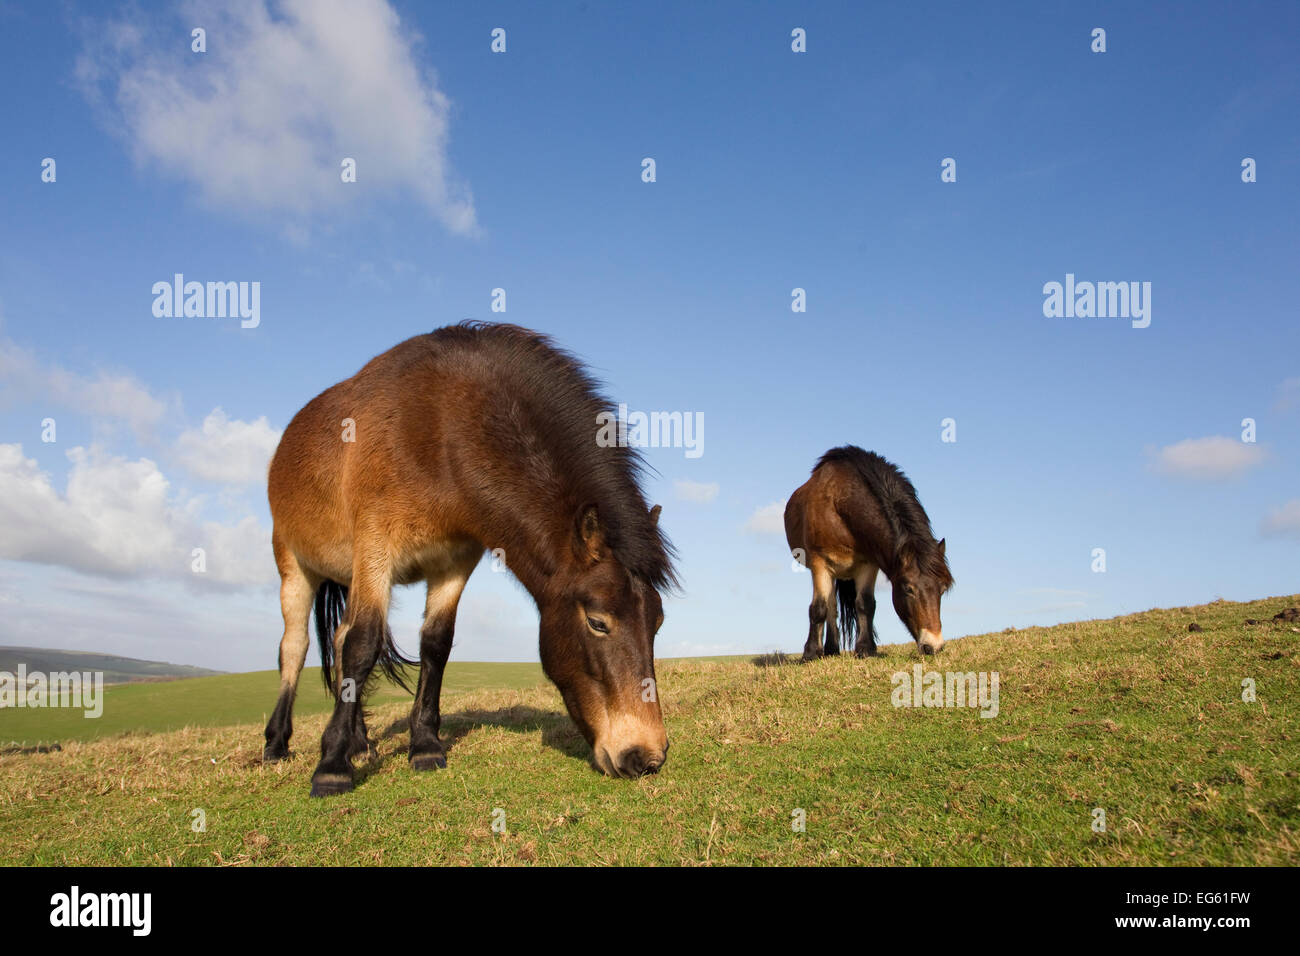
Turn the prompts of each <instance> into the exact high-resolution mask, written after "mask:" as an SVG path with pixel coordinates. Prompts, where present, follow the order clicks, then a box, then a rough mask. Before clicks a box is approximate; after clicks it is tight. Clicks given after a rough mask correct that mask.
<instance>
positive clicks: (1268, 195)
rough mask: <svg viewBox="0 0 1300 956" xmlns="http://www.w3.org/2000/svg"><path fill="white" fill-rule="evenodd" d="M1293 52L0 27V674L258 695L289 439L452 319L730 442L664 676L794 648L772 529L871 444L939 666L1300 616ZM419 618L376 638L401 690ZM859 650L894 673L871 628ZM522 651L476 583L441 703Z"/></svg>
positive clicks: (450, 29) (237, 23)
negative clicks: (905, 494) (1071, 643)
mask: <svg viewBox="0 0 1300 956" xmlns="http://www.w3.org/2000/svg"><path fill="white" fill-rule="evenodd" d="M223 9H224V12H223ZM196 26H200V27H203V28H204V29H205V30H206V31H207V33H206V42H207V51H206V52H205V53H194V52H192V51H191V49H190V45H191V34H190V31H191V29H192V28H193V27H196ZM498 27H499V28H502V29H504V30H505V31H506V51H505V52H504V53H493V52H492V50H491V49H490V44H491V41H492V37H491V33H492V30H493V29H494V28H498ZM796 27H799V28H803V29H804V30H806V32H807V52H804V53H795V52H793V51H792V50H791V31H792V30H793V29H794V28H796ZM1097 27H1101V28H1104V29H1105V31H1106V51H1105V52H1104V53H1094V52H1092V50H1091V46H1092V42H1093V41H1092V31H1093V29H1094V28H1097ZM1297 27H1300V13H1298V12H1297V8H1295V7H1294V6H1291V5H1276V4H1261V5H1249V4H1246V5H1238V6H1234V7H1232V8H1231V9H1223V8H1221V7H1220V5H1217V4H1177V5H1156V6H1150V7H1145V8H1144V9H1141V10H1138V9H1133V8H1132V6H1131V5H1128V4H1118V5H1108V4H1050V3H1045V4H1023V5H1014V6H1006V5H999V6H998V7H996V8H994V9H978V8H974V7H972V6H971V5H967V4H950V5H925V6H921V5H906V6H902V5H900V6H894V7H891V6H886V7H882V8H880V9H873V10H871V11H870V12H867V11H865V10H864V9H862V8H861V7H860V5H853V4H845V5H834V4H812V5H807V6H801V5H792V4H762V5H751V4H743V5H741V4H709V5H697V4H667V5H662V6H658V5H657V6H656V7H654V8H653V9H650V8H645V7H633V6H630V5H613V4H599V3H589V4H588V3H584V4H563V5H545V6H540V5H537V4H495V5H493V6H492V7H491V8H490V9H485V10H478V9H465V8H464V7H463V6H462V5H455V4H437V5H432V4H422V3H395V4H392V5H391V6H390V5H386V4H384V3H379V2H374V0H371V2H366V3H362V4H358V5H354V6H352V7H351V8H349V9H348V10H346V11H345V10H344V9H342V8H339V7H336V6H335V5H334V4H330V3H316V4H307V3H305V2H303V3H297V2H295V3H273V4H271V5H270V7H269V8H268V7H267V6H266V5H265V4H264V3H263V2H262V0H247V2H245V3H243V4H238V5H234V6H233V7H227V8H218V7H213V6H210V5H208V4H203V3H197V4H189V5H183V6H182V7H180V8H179V11H178V10H177V9H176V8H173V7H170V6H162V5H153V4H140V5H135V6H124V7H120V8H115V9H111V8H108V7H107V6H105V5H100V4H67V5H61V6H60V5H49V4H36V3H30V4H26V3H19V4H15V3H6V2H0V89H3V90H4V93H3V94H0V96H2V98H0V122H2V127H0V128H3V129H4V132H5V135H4V137H3V141H2V142H0V223H2V224H3V225H2V227H0V517H2V518H3V522H2V527H0V605H2V606H3V608H4V614H2V615H0V621H2V622H3V623H0V643H4V644H32V645H42V646H49V647H70V648H81V649H94V650H107V651H110V652H114V653H121V654H127V655H131V656H138V657H147V658H153V659H164V660H171V661H176V662H183V663H192V664H200V665H206V666H211V667H219V668H224V669H231V670H244V669H263V668H267V667H271V666H274V662H275V655H276V648H277V644H278V640H279V636H280V630H281V626H280V621H279V608H278V601H277V599H276V591H275V576H274V569H273V566H272V564H271V561H270V552H269V543H268V542H269V533H270V515H269V512H268V509H267V506H266V502H265V485H264V469H265V462H266V458H267V455H269V450H270V449H271V448H273V447H274V441H275V439H276V437H277V436H278V432H279V430H280V429H282V428H283V427H284V425H285V424H286V423H287V422H288V420H289V419H290V417H291V416H292V415H293V414H294V412H295V411H297V410H298V408H300V407H301V406H302V405H303V404H304V403H305V402H306V401H308V400H309V399H310V398H311V397H313V396H314V395H316V394H317V393H318V392H319V391H321V390H322V389H324V388H325V387H327V386H329V385H331V384H333V383H334V382H336V381H338V380H340V379H342V378H345V377H347V376H348V375H351V374H352V373H353V372H355V371H356V370H357V369H358V368H359V367H360V366H361V365H362V364H363V363H364V362H365V361H366V360H367V359H369V358H370V357H371V356H373V355H375V354H377V353H379V352H381V351H383V350H385V349H387V348H389V347H391V346H392V345H394V344H396V343H397V342H399V341H401V340H403V339H405V338H407V337H409V336H411V335H415V334H418V333H421V332H425V331H428V330H430V329H433V328H436V327H438V326H440V325H445V324H449V323H452V322H456V321H459V320H461V319H464V318H480V319H493V318H496V319H504V320H508V321H512V322H516V323H518V324H521V325H525V326H528V327H531V328H535V329H539V330H542V331H545V332H547V333H549V334H551V335H553V336H554V337H555V338H556V339H557V340H558V341H559V342H560V343H562V344H563V345H565V346H566V347H568V348H569V349H571V350H573V351H574V352H576V353H578V354H579V355H580V356H582V357H583V358H584V359H586V360H587V361H588V362H589V363H590V365H591V366H592V367H593V369H594V370H595V371H596V373H597V375H598V376H599V377H600V378H601V379H602V380H603V381H604V382H605V383H606V385H607V391H608V393H609V394H610V396H611V397H612V398H614V399H615V400H616V401H620V402H625V403H627V405H628V406H629V407H630V408H632V409H636V410H646V411H651V410H663V411H674V410H676V411H684V412H690V413H700V414H702V415H703V418H704V422H705V433H704V445H703V454H702V455H701V456H699V457H698V458H688V457H686V455H685V454H684V450H683V449H680V448H660V449H649V450H648V451H647V456H648V458H649V460H650V463H651V464H652V465H653V466H654V467H655V468H656V469H657V472H658V474H657V475H656V476H655V477H654V478H653V480H652V481H651V482H650V487H649V489H648V490H649V492H650V496H651V498H652V500H654V501H658V502H661V503H662V504H663V505H664V515H663V522H664V525H665V527H666V529H667V531H668V532H669V534H670V535H671V537H672V538H673V540H674V542H675V543H676V544H677V546H678V548H679V550H680V552H681V555H682V562H681V569H682V576H683V580H684V582H685V589H684V593H683V595H681V596H680V597H679V598H675V599H673V600H670V601H669V602H668V605H667V623H666V624H665V627H664V629H663V631H662V632H661V635H660V638H659V643H658V652H659V654H660V655H661V656H679V655H685V654H722V653H740V652H748V651H766V650H772V649H778V648H779V649H784V650H797V649H798V648H799V647H800V646H801V645H802V642H803V639H804V637H805V636H806V621H807V618H806V606H807V603H808V599H809V594H810V588H809V583H808V579H807V575H806V573H796V572H794V571H792V570H791V567H790V561H789V558H788V556H787V555H786V548H785V541H784V536H783V535H782V534H781V533H780V531H779V521H778V522H775V523H774V522H772V521H771V520H770V518H771V515H773V514H774V513H779V507H777V508H775V509H774V508H773V505H774V504H777V503H783V502H784V501H785V499H786V498H787V497H788V496H789V494H790V492H791V491H793V490H794V489H795V488H796V487H797V486H798V485H799V484H800V483H802V482H803V481H804V480H805V478H806V477H807V474H808V471H809V469H810V468H811V466H812V464H813V462H814V461H815V460H816V458H817V456H818V455H819V454H821V452H823V451H825V450H826V449H827V448H829V447H832V446H834V445H839V444H844V443H854V444H858V445H861V446H863V447H865V448H868V449H872V450H875V451H877V452H879V453H881V454H883V455H884V456H885V457H887V458H889V459H890V460H892V461H894V462H895V463H897V464H898V465H899V466H900V467H902V468H903V469H904V470H905V471H906V472H907V473H908V475H909V476H910V477H911V478H912V480H913V482H914V483H915V485H916V487H917V488H918V490H919V492H920V496H921V500H922V502H923V503H924V505H925V507H926V509H927V510H928V512H929V514H930V516H931V519H932V521H933V524H934V526H935V529H936V532H937V533H938V534H939V535H941V536H944V537H946V538H947V541H948V554H949V559H950V562H951V564H952V567H953V571H954V574H955V576H956V579H957V587H956V589H955V590H954V591H953V592H952V593H951V594H950V595H949V596H948V598H947V599H946V602H945V606H944V612H943V616H944V633H945V636H946V637H948V638H952V637H958V636H961V635H965V634H973V633H981V632H985V631H989V630H1000V629H1002V628H1004V627H1008V626H1015V627H1022V626H1025V625H1029V624H1049V623H1055V622H1058V621H1063V620H1074V619H1084V618H1093V617H1105V616H1110V615H1114V614H1119V613H1125V612H1130V611H1137V610H1142V609H1145V608H1149V607H1155V606H1168V605H1183V604H1195V603H1202V602H1205V601H1209V600H1212V599H1213V598H1215V597H1224V598H1228V599H1235V600H1239V599H1248V598H1256V597H1260V596H1264V595H1272V594H1286V593H1293V592H1295V591H1296V590H1297V589H1298V588H1297V577H1296V569H1297V567H1300V482H1298V481H1297V476H1298V475H1300V468H1298V467H1297V466H1298V464H1300V448H1298V445H1297V440H1296V439H1297V437H1300V370H1298V368H1297V364H1296V354H1297V350H1296V346H1297V344H1298V343H1300V336H1297V333H1296V317H1297V316H1296V302H1297V298H1298V293H1300V270H1297V268H1296V261H1297V251H1298V250H1297V241H1296V225H1295V224H1296V222H1297V220H1298V219H1300V215H1298V214H1300V202H1298V201H1297V199H1298V190H1300V186H1298V185H1297V180H1298V177H1300V162H1298V157H1300V142H1298V141H1297V140H1298V135H1297V126H1296V124H1295V118H1296V116H1298V115H1300V60H1298V59H1297V57H1296V56H1295V50H1294V43H1295V37H1296V36H1297V33H1298V31H1297ZM47 157H49V158H53V159H54V160H55V162H56V180H55V181H54V182H52V183H51V182H43V181H42V160H43V159H45V158H47ZM342 157H352V158H355V159H356V160H357V170H358V176H357V182H356V183H349V184H344V183H341V182H340V180H339V175H338V170H339V162H340V160H341V158H342ZM646 157H651V158H653V159H654V160H655V164H656V181H655V182H653V183H647V182H643V181H642V175H641V174H642V160H643V159H644V158H646ZM947 157H951V158H953V159H955V160H956V164H957V180H956V182H950V183H947V182H941V180H940V163H941V161H942V160H943V159H945V158H947ZM1246 157H1250V158H1253V159H1254V160H1255V161H1256V164H1257V181H1256V182H1253V183H1244V182H1243V181H1242V167H1241V164H1242V160H1243V159H1244V158H1246ZM177 272H181V273H184V274H185V276H186V277H187V278H189V279H196V280H199V281H209V280H211V281H246V282H253V281H256V282H259V283H260V289H261V314H260V324H259V325H258V326H257V327H256V328H250V329H244V328H241V327H240V323H239V322H238V320H231V319H215V318H188V319H186V318H158V317H155V316H154V315H153V313H152V310H151V307H152V304H153V295H152V293H151V289H152V286H153V284H154V283H155V282H158V281H170V279H171V277H172V275H173V274H174V273H177ZM1067 273H1069V274H1073V275H1075V276H1076V277H1077V279H1078V280H1079V281H1083V280H1090V281H1123V282H1150V283H1151V290H1152V291H1151V323H1150V325H1149V327H1147V328H1141V329H1138V328H1133V327H1132V326H1131V324H1130V322H1129V321H1128V320H1126V319H1123V318H1047V317H1045V316H1044V314H1043V301H1044V294H1043V286H1044V284H1045V283H1048V282H1052V281H1056V282H1064V280H1065V276H1066V274H1067ZM495 288H504V289H505V290H506V303H507V311H506V312H505V314H495V313H493V312H492V311H491V295H492V290H493V289H495ZM795 288H802V289H804V290H806V295H807V311H806V312H803V313H796V312H793V311H792V310H791V292H792V290H793V289H795ZM46 418H53V419H54V420H55V423H56V440H55V441H53V442H44V441H42V428H43V426H42V422H43V420H45V419H46ZM945 418H952V419H953V420H955V422H956V436H957V440H956V441H955V442H943V441H941V422H942V420H943V419H945ZM1244 418H1252V419H1254V420H1255V423H1256V438H1257V441H1256V442H1255V443H1253V444H1248V443H1245V442H1243V441H1242V440H1241V437H1242V425H1241V423H1242V420H1243V419H1244ZM200 546H201V547H204V548H205V550H206V552H207V555H208V560H209V567H208V570H207V572H206V573H204V574H202V575H198V574H194V573H192V572H191V569H190V558H189V555H190V553H191V548H192V547H200ZM1094 548H1104V549H1105V551H1106V571H1105V573H1095V572H1094V571H1093V570H1092V566H1093V557H1092V552H1093V549H1094ZM421 604H422V598H421V596H420V594H419V592H418V591H404V592H399V594H398V597H397V605H396V609H395V611H394V615H393V625H394V631H395V633H396V635H397V637H398V640H399V643H401V644H402V645H403V646H405V647H406V648H407V649H408V650H412V649H414V647H415V646H416V642H415V633H416V630H417V628H418V611H419V609H420V607H421ZM877 624H878V627H879V628H880V631H881V634H882V638H883V639H884V640H885V641H899V640H903V639H904V638H905V632H904V630H903V628H902V625H901V624H900V623H899V622H898V621H897V620H896V619H895V618H894V616H893V614H892V612H891V611H890V609H889V608H888V604H887V603H886V604H885V605H883V606H882V609H881V613H880V614H879V615H878V618H877ZM536 640H537V638H536V615H535V612H534V611H533V609H532V607H531V602H530V601H529V599H528V598H527V596H526V595H525V594H523V593H522V591H521V590H520V588H519V587H518V586H517V585H516V584H514V583H513V582H512V581H511V580H510V579H509V578H508V575H505V574H496V573H493V572H492V570H491V568H490V566H489V565H488V564H487V563H484V564H483V565H481V566H480V569H479V570H478V571H477V572H476V574H475V576H474V578H473V579H471V582H470V585H469V588H468V590H467V592H466V597H465V599H464V601H463V602H462V606H461V616H460V622H459V626H458V631H457V644H456V647H455V649H454V651H453V659H460V660H529V659H535V658H536V653H537V652H536ZM311 660H314V652H313V656H312V658H311Z"/></svg>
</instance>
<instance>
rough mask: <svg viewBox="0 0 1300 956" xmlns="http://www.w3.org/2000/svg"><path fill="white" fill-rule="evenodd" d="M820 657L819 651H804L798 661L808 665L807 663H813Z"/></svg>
mask: <svg viewBox="0 0 1300 956" xmlns="http://www.w3.org/2000/svg"><path fill="white" fill-rule="evenodd" d="M821 656H822V655H821V652H820V651H816V652H813V651H804V652H803V657H801V658H800V660H801V661H803V662H804V663H805V664H807V663H809V662H811V661H815V660H817V659H818V658H819V657H821Z"/></svg>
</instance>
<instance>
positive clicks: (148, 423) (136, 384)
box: [0, 339, 173, 437]
mask: <svg viewBox="0 0 1300 956" xmlns="http://www.w3.org/2000/svg"><path fill="white" fill-rule="evenodd" d="M0 383H3V387H4V389H5V392H6V393H9V392H10V390H12V392H14V393H17V394H18V395H21V396H22V397H23V398H25V399H32V398H39V399H40V400H42V401H48V402H50V403H51V405H52V406H55V407H56V408H68V409H72V410H73V411H76V412H80V413H84V414H86V415H89V416H91V417H93V418H95V419H96V420H98V421H101V422H102V421H121V422H125V423H126V424H128V425H130V426H131V428H132V429H133V430H134V431H135V433H136V435H137V436H140V437H144V436H146V435H149V434H151V433H152V432H153V430H154V429H155V427H156V426H157V425H158V424H159V423H160V422H161V421H162V420H163V418H164V416H166V414H167V413H168V411H169V409H170V408H171V406H172V405H173V403H171V402H168V401H166V400H164V399H162V398H160V397H159V396H157V395H155V394H153V393H152V392H151V391H150V390H149V389H148V388H147V387H146V386H145V385H144V384H143V383H142V382H140V381H139V380H138V379H136V378H134V377H133V376H131V375H127V374H125V373H121V372H103V371H101V372H99V373H97V374H94V375H82V374H80V373H78V372H73V371H70V370H69V369H66V368H63V367H61V366H58V365H53V364H48V363H45V362H42V361H41V360H40V359H38V358H37V357H36V355H35V354H34V353H32V352H30V351H28V350H26V349H24V348H22V347H20V346H18V345H16V344H15V343H13V342H10V341H8V340H4V339H0ZM10 397H14V396H13V395H10ZM52 410H53V409H52Z"/></svg>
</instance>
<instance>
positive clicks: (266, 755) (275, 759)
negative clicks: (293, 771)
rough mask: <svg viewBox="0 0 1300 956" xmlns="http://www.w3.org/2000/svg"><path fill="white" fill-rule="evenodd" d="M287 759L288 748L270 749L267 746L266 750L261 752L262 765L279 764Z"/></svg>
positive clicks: (270, 747) (269, 746)
mask: <svg viewBox="0 0 1300 956" xmlns="http://www.w3.org/2000/svg"><path fill="white" fill-rule="evenodd" d="M288 759H289V748H288V747H272V746H271V745H270V744H267V745H266V749H265V750H263V751H262V763H264V764H268V763H279V762H280V761H282V760H288Z"/></svg>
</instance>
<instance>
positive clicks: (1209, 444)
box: [1151, 435, 1268, 481]
mask: <svg viewBox="0 0 1300 956" xmlns="http://www.w3.org/2000/svg"><path fill="white" fill-rule="evenodd" d="M1151 455H1152V458H1153V465H1154V467H1155V469H1156V470H1157V471H1159V472H1161V473H1162V474H1166V475H1176V476H1179V477H1183V478H1201V479H1207V480H1211V481H1218V480H1223V479H1225V478H1236V477H1238V476H1240V475H1243V474H1245V473H1246V472H1247V471H1249V470H1250V469H1251V468H1255V467H1257V466H1259V465H1261V464H1263V463H1264V461H1265V460H1266V459H1267V457H1268V453H1267V452H1266V451H1265V450H1264V448H1263V447H1262V446H1260V445H1256V444H1254V443H1251V442H1243V441H1239V440H1238V439H1235V438H1228V437H1225V436H1223V435H1212V436H1210V437H1208V438H1188V439H1185V440H1183V441H1180V442H1177V443H1175V444H1173V445H1166V446H1165V447H1163V448H1160V449H1157V450H1156V451H1154V452H1151Z"/></svg>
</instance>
